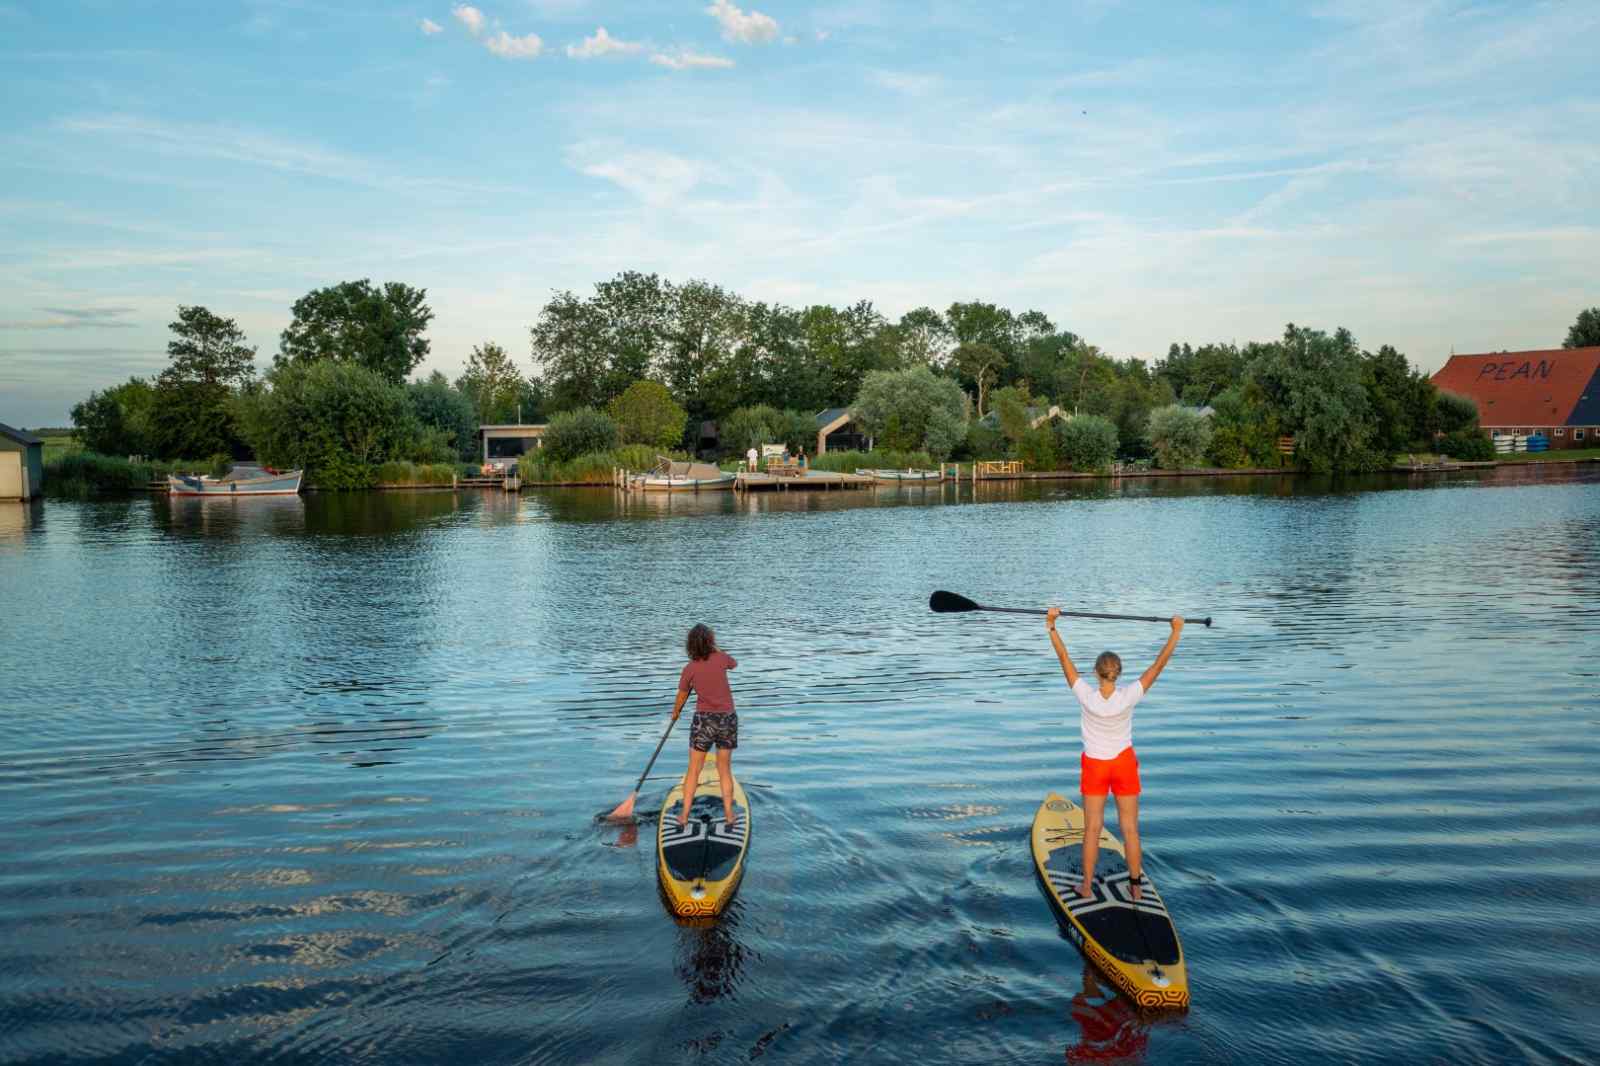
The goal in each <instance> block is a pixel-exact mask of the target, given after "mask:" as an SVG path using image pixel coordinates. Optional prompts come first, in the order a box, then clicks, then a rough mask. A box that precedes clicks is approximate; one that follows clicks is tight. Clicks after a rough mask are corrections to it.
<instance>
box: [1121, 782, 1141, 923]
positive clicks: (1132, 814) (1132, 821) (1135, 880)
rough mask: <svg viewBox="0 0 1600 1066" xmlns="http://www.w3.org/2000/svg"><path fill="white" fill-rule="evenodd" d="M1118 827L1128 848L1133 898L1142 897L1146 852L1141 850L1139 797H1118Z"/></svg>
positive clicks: (1130, 884) (1129, 876) (1124, 845)
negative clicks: (1140, 880)
mask: <svg viewBox="0 0 1600 1066" xmlns="http://www.w3.org/2000/svg"><path fill="white" fill-rule="evenodd" d="M1117 828H1118V829H1120V830H1122V846H1123V847H1125V848H1127V850H1128V878H1129V880H1128V886H1129V888H1130V889H1132V891H1133V898H1134V899H1136V900H1137V899H1140V898H1141V896H1140V893H1139V878H1141V877H1143V876H1144V853H1143V852H1141V851H1140V850H1139V797H1138V796H1118V797H1117Z"/></svg>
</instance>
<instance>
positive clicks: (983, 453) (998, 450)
mask: <svg viewBox="0 0 1600 1066" xmlns="http://www.w3.org/2000/svg"><path fill="white" fill-rule="evenodd" d="M963 450H964V451H965V452H966V458H968V459H1000V458H1003V457H1004V456H1005V454H1006V438H1005V434H1003V433H1001V432H1000V430H999V427H997V426H988V425H984V424H983V423H982V422H979V421H977V420H974V421H972V422H971V423H969V424H968V425H967V439H966V446H965V448H964V449H963Z"/></svg>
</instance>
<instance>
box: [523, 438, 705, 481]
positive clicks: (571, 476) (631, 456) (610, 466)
mask: <svg viewBox="0 0 1600 1066" xmlns="http://www.w3.org/2000/svg"><path fill="white" fill-rule="evenodd" d="M661 455H667V456H669V457H670V458H672V459H678V460H682V459H687V458H688V456H686V455H684V454H682V453H681V452H661V451H658V450H657V449H655V448H652V447H650V446H649V445H647V444H627V445H623V446H622V447H620V448H614V449H612V450H611V451H608V452H590V453H589V454H588V455H580V456H578V457H577V458H576V459H568V460H566V461H558V460H555V459H552V458H551V457H550V456H549V454H548V453H546V452H545V451H543V450H542V449H541V450H539V451H536V452H534V453H533V454H532V455H531V456H527V455H525V456H523V457H522V459H521V460H519V461H518V463H517V470H518V473H519V475H520V476H521V478H522V480H523V483H524V484H527V483H530V482H531V483H534V484H537V483H540V482H555V483H558V484H569V485H570V484H585V485H609V484H611V473H612V471H613V470H615V469H616V468H617V467H621V468H622V469H624V470H627V471H628V472H630V473H635V474H637V473H643V472H644V471H646V470H651V469H654V467H655V465H656V460H657V458H658V457H659V456H661Z"/></svg>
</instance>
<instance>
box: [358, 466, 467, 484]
mask: <svg viewBox="0 0 1600 1066" xmlns="http://www.w3.org/2000/svg"><path fill="white" fill-rule="evenodd" d="M474 469H476V468H474ZM455 473H456V468H455V466H454V465H452V464H450V463H410V462H406V461H404V460H391V461H389V462H387V463H384V464H383V465H382V466H380V467H378V469H377V473H376V475H375V477H376V479H377V484H379V485H449V484H452V483H453V481H452V477H453V475H454V474H455Z"/></svg>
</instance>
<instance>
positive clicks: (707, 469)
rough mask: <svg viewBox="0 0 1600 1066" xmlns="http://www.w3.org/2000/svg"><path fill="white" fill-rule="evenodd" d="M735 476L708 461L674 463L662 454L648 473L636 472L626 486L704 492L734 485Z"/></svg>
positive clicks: (657, 490)
mask: <svg viewBox="0 0 1600 1066" xmlns="http://www.w3.org/2000/svg"><path fill="white" fill-rule="evenodd" d="M733 481H734V475H732V474H729V473H725V472H724V471H722V470H719V469H718V468H717V467H714V466H712V465H711V464H710V463H685V462H676V461H674V460H672V459H668V458H666V457H665V456H662V457H661V460H660V462H658V463H656V468H655V469H654V470H652V471H651V472H650V473H648V474H635V475H634V476H633V477H631V478H629V479H628V487H629V488H634V489H642V490H644V491H645V492H703V491H706V490H713V491H714V490H716V489H731V488H733Z"/></svg>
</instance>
